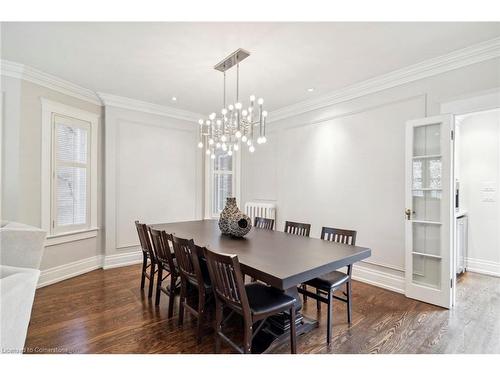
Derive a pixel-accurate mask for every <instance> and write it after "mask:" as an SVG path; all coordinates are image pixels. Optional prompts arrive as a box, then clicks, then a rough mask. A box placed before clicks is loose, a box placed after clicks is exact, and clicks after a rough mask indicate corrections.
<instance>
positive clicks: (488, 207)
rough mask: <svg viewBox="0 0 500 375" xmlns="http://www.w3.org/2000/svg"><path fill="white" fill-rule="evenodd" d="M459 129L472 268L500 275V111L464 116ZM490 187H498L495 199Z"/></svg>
mask: <svg viewBox="0 0 500 375" xmlns="http://www.w3.org/2000/svg"><path fill="white" fill-rule="evenodd" d="M458 130H459V133H458V138H457V141H458V150H457V153H458V164H457V168H458V170H459V176H460V193H461V194H460V206H461V208H462V209H464V210H466V211H467V214H468V220H469V233H468V239H469V240H468V254H467V257H468V258H469V259H468V266H469V270H475V271H479V272H486V273H488V272H490V273H491V272H492V273H496V274H497V275H498V276H500V230H499V229H500V217H499V216H500V215H499V210H500V208H499V207H500V205H499V203H498V198H499V194H498V183H499V175H500V156H499V155H500V151H499V143H500V111H498V110H497V111H488V112H483V113H477V114H472V115H467V116H463V117H460V118H459V121H458ZM487 187H494V188H495V192H494V193H493V197H492V198H493V200H494V201H491V202H490V201H489V199H485V198H489V197H485V196H484V194H485V193H484V192H483V190H484V188H487ZM486 194H488V193H486Z"/></svg>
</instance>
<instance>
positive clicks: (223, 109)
mask: <svg viewBox="0 0 500 375" xmlns="http://www.w3.org/2000/svg"><path fill="white" fill-rule="evenodd" d="M220 113H222V114H223V115H224V116H225V115H226V113H227V109H226V108H222V110H221V111H220Z"/></svg>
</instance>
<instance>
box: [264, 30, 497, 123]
mask: <svg viewBox="0 0 500 375" xmlns="http://www.w3.org/2000/svg"><path fill="white" fill-rule="evenodd" d="M497 57H500V38H495V39H490V40H487V41H485V42H481V43H478V44H474V45H472V46H469V47H466V48H463V49H460V50H457V51H453V52H451V53H448V54H446V55H442V56H439V57H435V58H432V59H428V60H425V61H422V62H420V63H417V64H413V65H410V66H407V67H405V68H402V69H398V70H395V71H392V72H390V73H387V74H384V75H380V76H377V77H375V78H371V79H368V80H366V81H362V82H359V83H355V84H353V85H350V86H347V87H345V88H342V89H339V90H335V91H332V92H330V93H328V94H326V95H322V96H320V97H317V98H314V99H310V100H305V101H302V102H299V103H296V104H292V105H289V106H286V107H283V108H280V109H277V110H275V111H272V112H271V113H270V116H269V121H270V122H276V121H279V120H283V119H286V118H289V117H292V116H297V115H300V114H302V113H306V112H310V111H314V110H316V109H320V108H324V107H328V106H331V105H334V104H338V103H342V102H345V101H347V100H352V99H355V98H359V97H362V96H365V95H368V94H372V93H375V92H378V91H382V90H386V89H390V88H393V87H396V86H400V85H403V84H405V83H410V82H413V81H417V80H420V79H423V78H427V77H431V76H434V75H437V74H441V73H445V72H448V71H451V70H454V69H458V68H462V67H465V66H468V65H472V64H476V63H479V62H482V61H486V60H489V59H494V58H497Z"/></svg>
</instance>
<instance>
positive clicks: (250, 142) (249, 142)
mask: <svg viewBox="0 0 500 375" xmlns="http://www.w3.org/2000/svg"><path fill="white" fill-rule="evenodd" d="M247 145H248V146H250V147H253V146H252V140H251V139H249V140H248V142H247Z"/></svg>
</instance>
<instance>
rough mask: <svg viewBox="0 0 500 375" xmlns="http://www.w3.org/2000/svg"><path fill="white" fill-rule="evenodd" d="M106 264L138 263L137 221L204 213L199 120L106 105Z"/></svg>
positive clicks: (174, 219) (194, 216) (177, 219)
mask: <svg viewBox="0 0 500 375" xmlns="http://www.w3.org/2000/svg"><path fill="white" fill-rule="evenodd" d="M105 117H106V177H105V179H106V252H105V257H106V259H105V266H112V265H114V264H115V263H124V262H130V263H132V262H135V261H137V260H139V259H140V257H139V256H138V255H139V254H138V244H139V241H138V237H137V232H136V229H135V226H134V220H140V221H142V222H146V223H158V222H171V221H183V220H194V219H196V218H201V216H202V191H203V190H202V189H203V188H202V186H203V185H202V154H201V152H200V151H199V150H198V149H197V148H196V143H197V127H196V122H194V121H192V122H188V121H185V120H178V119H175V118H171V117H166V116H160V115H155V114H150V113H145V112H140V111H137V110H127V109H123V108H118V107H113V106H106V109H105Z"/></svg>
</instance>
